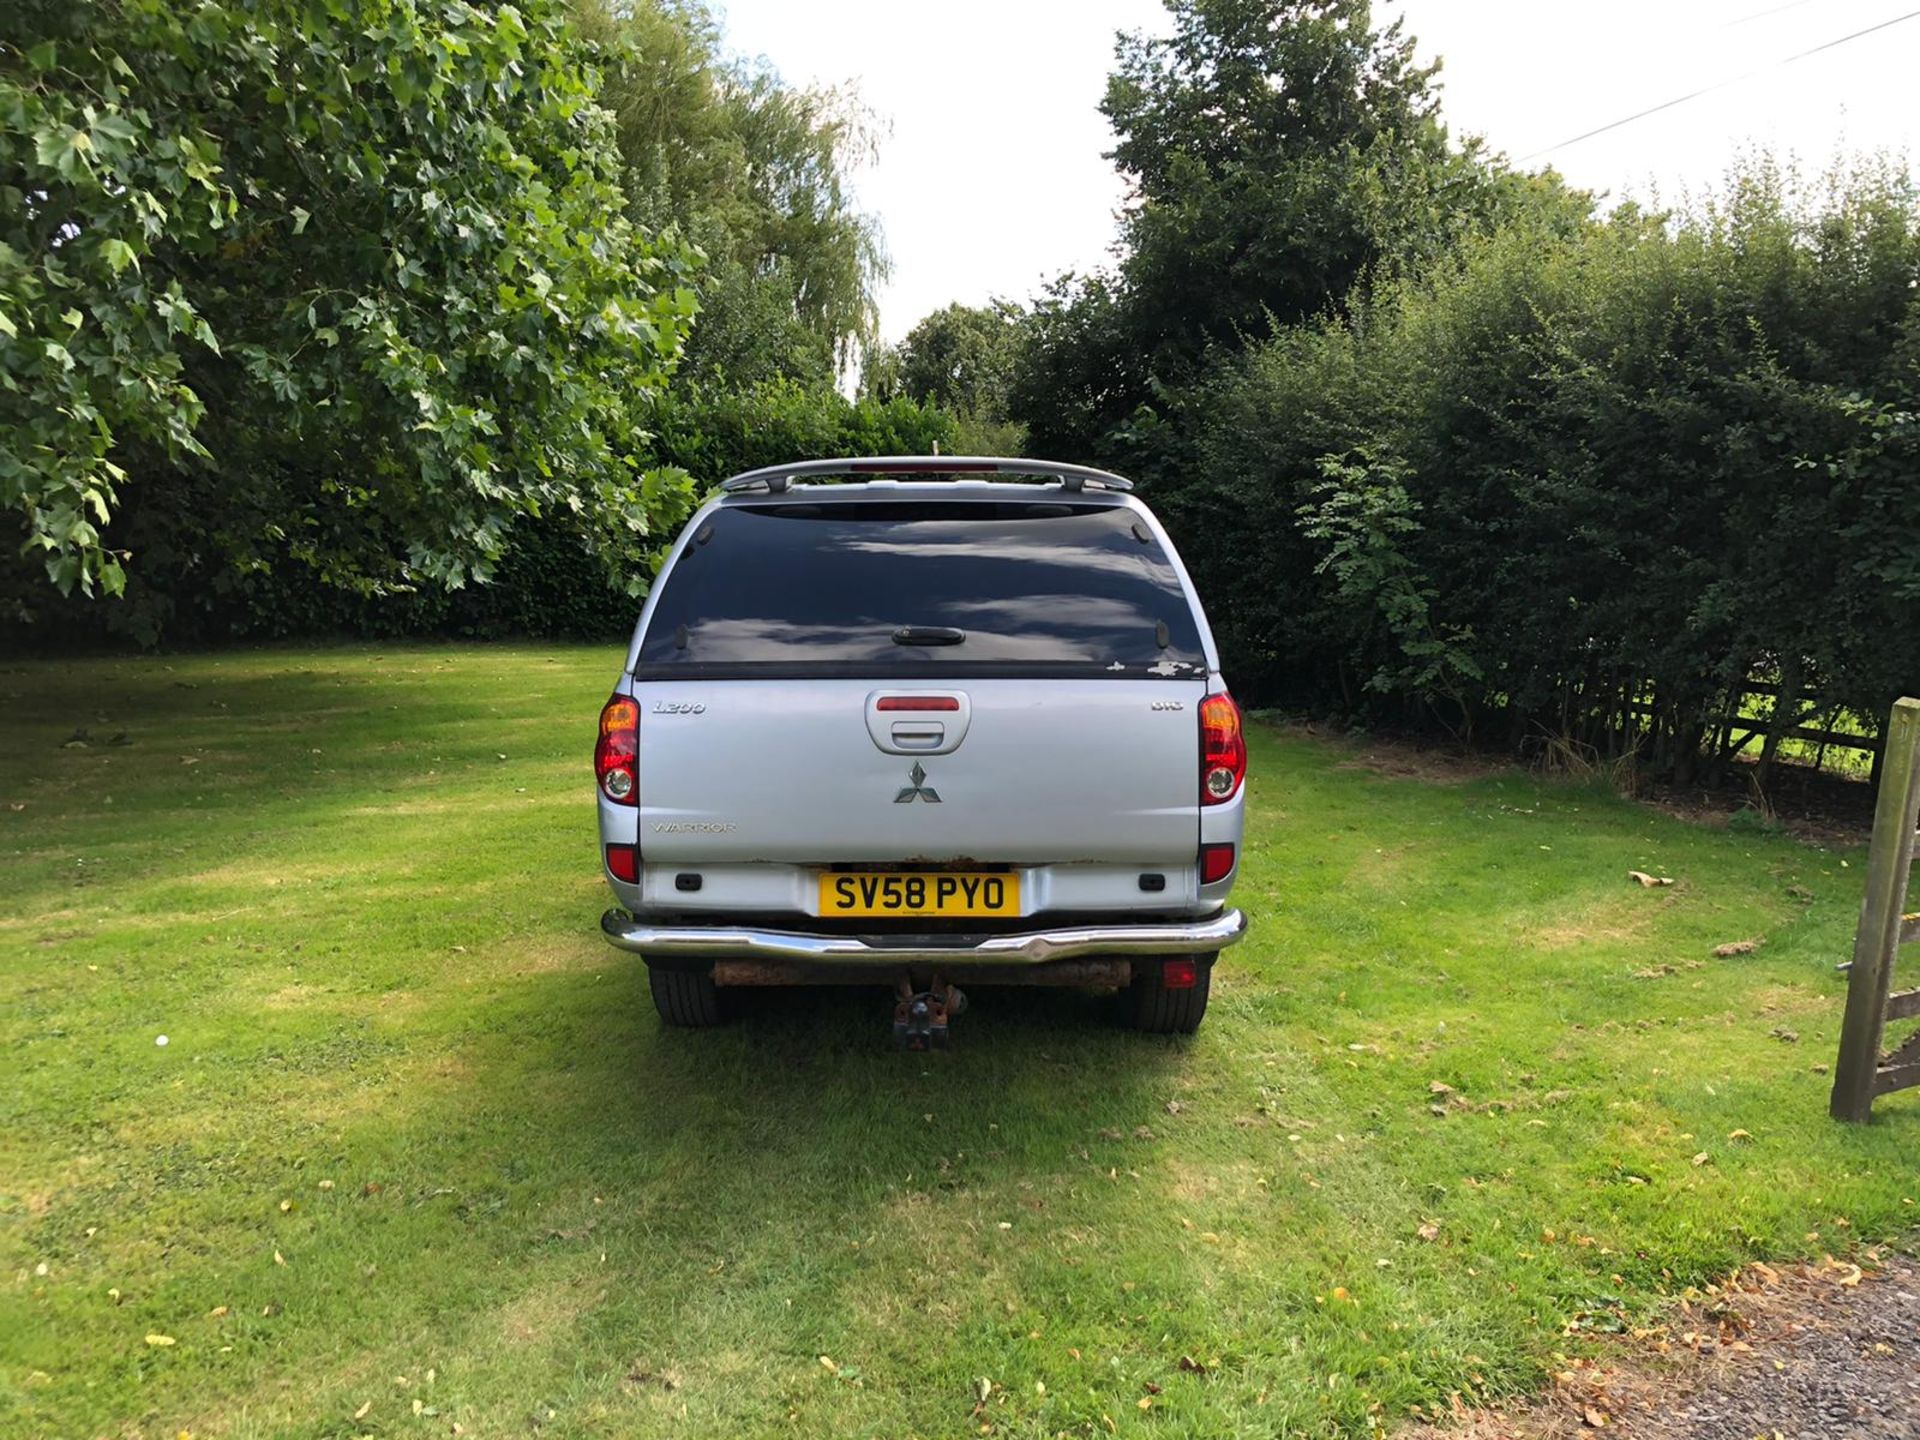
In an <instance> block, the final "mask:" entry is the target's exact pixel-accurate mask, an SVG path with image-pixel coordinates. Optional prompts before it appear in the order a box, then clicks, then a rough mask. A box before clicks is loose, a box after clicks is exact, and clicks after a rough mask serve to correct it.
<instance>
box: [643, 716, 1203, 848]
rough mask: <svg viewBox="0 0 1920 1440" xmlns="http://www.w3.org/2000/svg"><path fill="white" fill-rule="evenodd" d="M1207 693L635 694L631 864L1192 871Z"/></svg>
mask: <svg viewBox="0 0 1920 1440" xmlns="http://www.w3.org/2000/svg"><path fill="white" fill-rule="evenodd" d="M1205 693H1206V686H1205V684H1204V682H1202V681H1200V680H1198V679H1195V680H1191V681H1186V680H1167V679H1152V680H1146V679H1143V680H1064V679H1048V680H1019V679H1007V680H1001V679H994V680H956V681H948V682H945V683H941V682H932V683H920V684H914V683H905V684H903V683H902V682H901V681H900V680H899V679H894V680H891V681H873V682H868V681H862V680H841V679H809V680H798V681H796V680H793V679H783V680H769V681H755V680H684V681H670V682H669V681H648V682H640V683H636V684H635V685H634V686H633V694H634V697H635V698H636V699H637V700H638V701H639V702H640V786H639V790H640V850H641V855H642V857H643V858H644V859H645V860H646V862H647V863H649V864H655V863H664V864H677V863H687V864H692V863H698V862H706V863H717V862H722V861H736V862H737V861H757V860H758V861H784V862H798V863H808V864H819V863H831V862H877V861H918V862H923V863H941V862H949V861H984V862H989V863H995V862H1027V863H1060V862H1068V861H1076V860H1079V861H1098V862H1110V863H1117V864H1141V865H1175V864H1190V863H1192V860H1193V856H1194V852H1195V848H1196V846H1197V844H1198V840H1199V808H1200V807H1199V748H1198V747H1199V739H1198V733H1199V732H1198V723H1199V721H1198V710H1199V706H1200V701H1201V699H1202V698H1203V697H1204V696H1205ZM887 700H891V701H893V702H897V703H895V704H890V705H888V706H886V707H885V708H882V705H881V702H882V701H887ZM949 701H951V702H952V703H951V704H948V703H947V702H949ZM918 702H937V703H936V704H921V703H918Z"/></svg>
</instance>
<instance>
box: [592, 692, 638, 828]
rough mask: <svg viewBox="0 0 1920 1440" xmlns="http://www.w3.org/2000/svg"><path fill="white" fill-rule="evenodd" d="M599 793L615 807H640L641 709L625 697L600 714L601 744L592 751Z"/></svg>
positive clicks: (616, 697)
mask: <svg viewBox="0 0 1920 1440" xmlns="http://www.w3.org/2000/svg"><path fill="white" fill-rule="evenodd" d="M593 774H594V778H595V779H596V780H598V781H599V782H600V793H601V794H602V795H604V796H606V797H607V799H609V800H611V801H613V803H614V804H616V805H638V804H639V803H640V707H639V705H637V704H636V703H634V702H633V701H632V700H629V699H628V698H627V697H626V696H624V695H616V696H614V697H613V698H612V699H611V700H609V701H607V703H606V707H605V708H604V709H602V710H601V712H600V743H599V744H597V745H595V746H594V747H593Z"/></svg>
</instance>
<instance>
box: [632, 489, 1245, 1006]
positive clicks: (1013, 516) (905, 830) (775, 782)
mask: <svg viewBox="0 0 1920 1440" xmlns="http://www.w3.org/2000/svg"><path fill="white" fill-rule="evenodd" d="M1245 755H1246V752H1245V746H1244V743H1243V740H1242V737H1241V734H1240V728H1239V714H1238V711H1237V710H1236V709H1235V707H1234V705H1233V702H1232V700H1231V699H1230V698H1228V696H1227V695H1226V692H1225V688H1224V685H1223V684H1222V682H1221V679H1220V676H1219V674H1218V666H1217V662H1216V660H1215V658H1214V651H1213V645H1212V640H1211V637H1210V635H1209V634H1208V632H1207V629H1206V624H1205V620H1204V617H1203V616H1202V613H1201V611H1200V608H1199V605H1198V602H1197V600H1196V598H1195V597H1194V595H1193V592H1192V588H1191V585H1190V584H1189V582H1188V581H1187V578H1186V576H1185V574H1184V572H1183V571H1182V570H1181V568H1180V566H1179V563H1178V560H1177V558H1176V557H1175V556H1174V554H1173V551H1172V548H1171V546H1170V545H1169V543H1168V542H1167V539H1166V537H1165V534H1164V532H1162V530H1161V529H1160V527H1159V525H1158V523H1157V522H1156V521H1155V520H1154V519H1153V517H1152V516H1151V514H1150V513H1149V512H1148V511H1146V509H1145V508H1144V507H1143V506H1141V505H1139V504H1138V502H1136V501H1134V500H1132V499H1131V498H1130V497H1127V496H1124V495H1120V494H1114V493H1108V492H1099V491H1096V492H1091V493H1090V492H1088V491H1086V490H1084V489H1071V490H1070V489H1067V488H1065V487H1062V486H1042V485H1032V484H989V483H982V482H978V481H953V480H947V481H941V482H932V483H926V482H922V483H896V482H889V481H881V482H876V483H868V484H857V485H833V486H804V487H795V488H782V489H779V490H777V491H770V492H768V493H753V492H748V493H742V494H731V495H728V496H726V497H724V498H723V499H721V500H719V501H717V502H715V503H712V504H709V505H708V506H707V507H705V508H703V509H702V510H701V512H700V513H699V514H697V515H695V516H694V518H693V519H692V520H691V521H690V522H689V524H688V526H687V528H686V531H685V532H684V534H683V535H682V536H681V538H680V540H679V542H678V543H677V544H676V546H675V547H674V550H673V551H672V553H671V554H670V556H669V559H668V562H667V564H666V566H665V567H664V568H663V571H662V574H661V577H660V579H659V581H658V582H657V583H656V584H655V586H654V589H653V592H652V594H651V596H650V597H649V600H648V602H647V605H646V608H645V611H644V613H643V614H642V616H641V620H640V624H639V626H638V628H637V630H636V632H635V636H634V641H633V644H632V647H631V649H630V651H629V654H628V657H627V665H626V668H625V671H624V673H623V674H622V676H621V677H620V680H619V682H618V684H617V686H616V688H615V693H614V695H613V697H612V698H611V699H610V700H609V701H608V704H607V706H606V709H605V710H604V712H603V714H602V718H601V740H600V746H599V750H598V752H597V755H596V770H597V773H598V778H599V782H600V784H599V802H598V803H599V814H600V834H601V842H602V854H603V859H604V863H605V867H606V872H607V878H608V881H609V883H610V884H611V886H612V888H613V891H614V894H615V896H616V897H617V899H618V901H619V903H620V907H621V908H620V909H619V910H616V911H610V912H609V913H608V915H607V916H606V917H605V920H604V922H603V928H604V929H605V931H606V934H607V936H608V938H609V939H610V940H612V941H613V943H615V944H616V945H619V946H621V947H622V948H625V949H628V950H630V951H633V952H635V953H637V954H639V955H640V956H641V957H643V958H644V959H645V960H646V962H647V963H648V965H649V968H650V971H651V973H652V978H653V989H654V995H655V999H656V1002H657V1003H658V1004H659V1008H660V1010H661V1013H662V1015H663V1016H664V1017H665V1018H666V1019H667V1020H668V1021H669V1022H672V1023H680V1024H706V1023H713V1022H714V1021H715V1020H717V1019H718V1018H719V1016H720V1013H721V1006H720V1003H719V1002H720V995H721V992H722V991H723V990H724V989H725V987H727V986H729V985H741V984H777V983H793V982H798V983H818V982H829V983H831V982H835V981H841V982H852V983H858V982H867V983H884V984H889V985H898V986H899V987H900V988H901V992H902V995H903V997H904V996H912V995H920V994H931V995H934V996H936V997H939V998H940V1000H941V1001H942V1003H944V1002H945V1000H946V997H947V996H948V995H949V993H954V994H956V995H957V992H952V989H951V987H953V986H954V985H955V984H957V983H960V982H968V981H972V982H1004V983H1026V984H1046V983H1051V984H1078V985H1115V986H1119V987H1121V988H1123V989H1125V990H1127V992H1128V994H1129V996H1130V997H1131V999H1132V1001H1133V1004H1132V1013H1133V1015H1134V1019H1135V1022H1136V1023H1137V1024H1140V1025H1142V1026H1143V1028H1147V1029H1159V1030H1191V1029H1192V1028H1194V1027H1196V1026H1197V1025H1198V1023H1199V1017H1200V1014H1201V1013H1203V1012H1204V1008H1205V1001H1206V987H1207V983H1208V977H1209V972H1210V969H1211V963H1212V959H1213V955H1214V953H1215V952H1217V951H1218V950H1219V949H1220V948H1222V947H1223V946H1225V945H1227V944H1230V943H1232V942H1233V941H1234V940H1236V939H1238V938H1239V936H1240V934H1241V932H1242V930H1243V929H1244V920H1243V919H1242V917H1241V916H1240V914H1239V913H1238V912H1237V911H1232V910H1229V909H1227V908H1226V906H1225V901H1226V898H1227V894H1228V892H1229V890H1230V889H1231V888H1232V885H1233V879H1234V873H1235V870H1236V868H1237V864H1238V859H1239V845H1240V838H1241V824H1242V807H1243V795H1242V790H1243V784H1242V780H1243V776H1244V771H1245ZM902 1003H903V1005H904V1004H905V1003H906V1002H905V1000H904V999H903V1002H902Z"/></svg>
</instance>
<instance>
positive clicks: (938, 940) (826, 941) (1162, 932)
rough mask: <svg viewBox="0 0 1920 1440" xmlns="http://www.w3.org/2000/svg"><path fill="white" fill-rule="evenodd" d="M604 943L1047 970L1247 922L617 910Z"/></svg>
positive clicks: (1208, 940) (1222, 943)
mask: <svg viewBox="0 0 1920 1440" xmlns="http://www.w3.org/2000/svg"><path fill="white" fill-rule="evenodd" d="M600 928H601V929H602V930H603V931H605V932H606V936H607V939H608V940H610V941H611V942H612V943H613V944H615V945H617V946H619V947H620V948H621V949H622V950H631V951H632V952H633V953H634V954H636V955H644V956H646V957H647V958H648V959H651V960H702V959H706V960H720V959H738V958H751V959H759V960H791V961H801V962H808V963H814V964H823V965H850V966H861V965H871V966H900V965H942V964H947V965H951V964H956V963H962V962H981V963H986V964H993V965H1044V964H1046V963H1047V962H1049V961H1052V960H1071V959H1074V958H1075V957H1078V956H1086V955H1105V956H1115V957H1122V958H1124V957H1127V956H1133V955H1185V954H1192V953H1195V952H1203V951H1209V952H1210V951H1214V950H1223V949H1225V948H1226V947H1227V946H1229V945H1232V944H1234V943H1235V942H1236V941H1238V940H1239V939H1240V937H1241V936H1243V935H1245V934H1246V933H1247V917H1246V916H1245V915H1243V914H1242V913H1241V912H1240V911H1238V910H1223V911H1221V912H1220V913H1219V914H1218V915H1210V916H1208V917H1207V918H1206V919H1204V920H1181V921H1173V922H1171V923H1154V924H1142V925H1072V926H1064V927H1062V928H1060V929H1055V930H1022V931H1015V932H1013V933H1010V934H1005V935H956V936H953V937H952V938H951V939H948V938H947V937H945V936H937V935H904V936H901V937H900V938H899V940H898V941H894V940H892V939H890V938H889V937H887V936H884V935H864V936H863V935H809V934H806V933H804V932H801V931H794V930H752V929H741V928H722V927H719V926H710V925H655V924H652V923H650V922H648V921H646V920H638V919H635V918H633V917H632V916H629V915H628V914H627V913H626V912H625V911H622V910H609V911H607V913H606V914H605V915H602V916H601V917H600Z"/></svg>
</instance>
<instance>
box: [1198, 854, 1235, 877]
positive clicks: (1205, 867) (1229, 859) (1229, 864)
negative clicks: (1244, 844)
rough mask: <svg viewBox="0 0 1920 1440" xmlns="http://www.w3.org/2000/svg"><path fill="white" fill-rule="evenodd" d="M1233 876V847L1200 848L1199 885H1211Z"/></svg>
mask: <svg viewBox="0 0 1920 1440" xmlns="http://www.w3.org/2000/svg"><path fill="white" fill-rule="evenodd" d="M1231 874H1233V846H1231V845H1202V846H1201V847H1200V883H1201V884H1202V885H1212V884H1214V883H1216V882H1217V881H1221V880H1224V879H1226V878H1227V877H1228V876H1229V875H1231Z"/></svg>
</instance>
